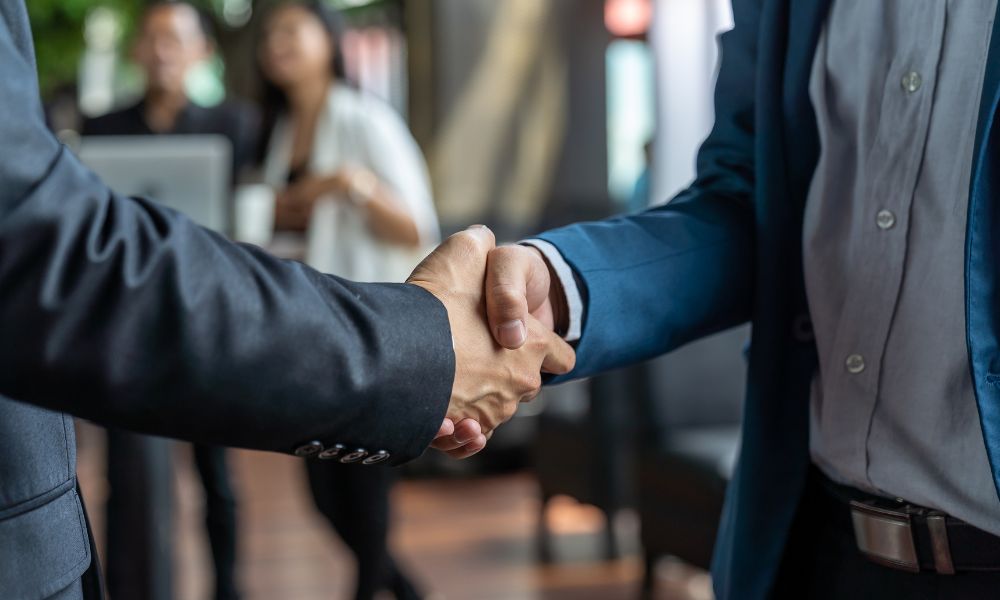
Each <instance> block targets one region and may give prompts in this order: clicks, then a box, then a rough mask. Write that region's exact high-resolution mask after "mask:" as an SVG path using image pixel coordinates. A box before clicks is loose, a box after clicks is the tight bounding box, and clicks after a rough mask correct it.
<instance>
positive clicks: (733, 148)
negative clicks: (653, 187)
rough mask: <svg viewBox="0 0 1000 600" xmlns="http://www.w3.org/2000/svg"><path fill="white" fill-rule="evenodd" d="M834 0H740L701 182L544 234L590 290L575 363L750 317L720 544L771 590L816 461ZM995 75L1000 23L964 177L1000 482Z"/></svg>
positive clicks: (724, 566)
mask: <svg viewBox="0 0 1000 600" xmlns="http://www.w3.org/2000/svg"><path fill="white" fill-rule="evenodd" d="M829 3H830V0H734V1H733V11H734V16H735V21H736V27H735V29H734V30H732V31H731V32H729V33H726V34H724V35H723V36H722V56H723V58H722V66H721V70H720V73H719V78H718V83H717V86H716V96H715V109H716V123H715V127H714V129H713V130H712V133H711V135H710V136H709V137H708V139H707V140H706V141H705V144H704V145H703V146H702V148H701V151H700V153H699V155H698V175H697V178H696V180H695V182H694V183H693V184H692V186H691V187H690V188H689V189H687V190H685V191H683V192H681V194H680V195H679V196H678V197H677V198H676V199H674V200H673V201H672V202H671V203H669V204H667V205H665V206H664V207H662V208H656V209H653V210H650V211H648V212H645V213H642V214H639V215H637V216H631V217H625V218H619V219H613V220H610V221H605V222H601V223H591V224H584V225H576V226H571V227H568V228H564V229H559V230H555V231H551V232H548V233H546V234H543V235H542V236H540V237H541V238H543V239H546V240H548V241H549V242H551V243H552V244H554V245H555V246H556V247H557V248H558V249H559V250H560V251H561V252H562V253H563V255H564V256H565V257H566V259H567V261H568V262H569V263H570V265H571V266H572V267H573V268H574V269H575V271H576V274H577V276H578V277H579V279H580V281H582V282H583V284H584V286H585V288H586V292H587V295H588V301H587V305H586V317H585V323H584V328H583V337H582V338H581V339H580V342H579V347H578V348H577V362H576V364H577V367H576V371H574V373H572V374H571V375H570V376H576V377H579V376H585V375H589V374H592V373H595V372H598V371H601V370H604V369H609V368H613V367H616V366H619V365H623V364H627V363H631V362H635V361H638V360H641V359H643V358H646V357H650V356H654V355H656V354H660V353H663V352H667V351H669V350H671V349H673V348H676V347H678V346H680V345H682V344H684V343H685V342H687V341H690V340H693V339H695V338H697V337H699V336H703V335H706V334H708V333H711V332H713V331H718V330H721V329H724V328H727V327H730V326H733V325H736V324H738V323H742V322H744V321H747V320H751V321H752V323H753V340H752V344H751V348H750V358H749V360H750V364H749V374H748V381H747V393H746V407H745V411H744V423H743V440H742V448H741V453H740V460H739V464H738V467H737V469H736V473H735V474H734V476H733V479H732V482H731V484H730V486H729V490H728V494H727V501H726V506H725V510H724V514H723V518H722V526H721V530H720V533H719V539H718V540H717V543H716V548H715V557H714V561H713V578H714V584H715V592H716V596H717V597H718V598H720V599H722V600H725V599H730V598H734V599H754V598H764V597H766V596H767V595H768V594H769V593H770V590H771V589H772V585H773V582H774V577H775V574H776V571H777V568H778V566H779V562H780V561H781V558H782V553H783V551H784V546H785V541H786V537H787V534H788V531H789V527H790V525H791V522H792V518H793V516H794V513H795V509H796V506H797V504H798V501H799V496H800V494H801V492H802V489H803V484H804V480H805V476H806V472H807V468H808V464H809V441H808V430H809V420H808V414H809V383H810V381H811V379H812V377H813V374H814V373H815V372H816V369H817V356H816V348H815V343H814V340H813V339H812V335H811V327H810V320H809V310H808V305H807V303H806V293H805V286H804V283H803V272H802V269H803V266H802V251H801V247H802V215H803V208H804V206H805V202H806V194H807V191H808V187H809V183H810V180H811V178H812V174H813V171H814V169H815V166H816V161H817V157H818V153H819V140H818V133H817V128H816V119H815V115H814V113H813V109H812V104H811V102H810V100H809V95H808V84H809V75H810V66H811V64H812V59H813V55H814V50H815V47H816V42H817V39H818V36H819V32H820V29H821V27H822V24H823V21H824V18H825V16H826V13H827V9H828V7H829ZM994 23H996V21H994ZM998 91H1000V32H998V31H997V26H996V25H994V33H993V37H992V41H991V45H990V52H989V60H988V66H987V69H986V81H985V85H984V87H983V96H982V99H981V103H980V112H979V124H978V129H977V135H976V142H975V152H974V157H975V158H974V161H975V162H974V165H973V174H972V184H971V189H970V190H969V194H970V195H969V220H968V229H967V242H966V274H965V276H966V314H967V322H968V330H967V338H968V347H969V358H970V364H971V367H972V375H973V381H974V386H975V391H976V398H977V402H978V404H979V412H980V417H981V421H982V427H983V433H984V437H985V441H986V446H987V448H986V449H987V454H988V456H989V458H990V463H991V465H992V469H993V476H994V479H995V480H997V481H998V482H1000V288H998V284H1000V280H998V277H997V275H998V273H997V271H998V263H997V261H996V260H995V257H996V253H997V251H998V250H1000V211H998V210H997V208H996V199H997V196H998V193H1000V187H998V186H1000V147H998V144H1000V131H998V130H997V129H998V128H997V127H996V126H995V125H994V115H995V113H996V109H997V100H998V96H997V94H998Z"/></svg>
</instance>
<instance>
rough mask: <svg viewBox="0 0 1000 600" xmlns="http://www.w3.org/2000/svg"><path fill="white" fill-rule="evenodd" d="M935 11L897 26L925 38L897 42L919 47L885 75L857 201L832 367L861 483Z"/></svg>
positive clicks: (939, 16)
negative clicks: (851, 420)
mask: <svg viewBox="0 0 1000 600" xmlns="http://www.w3.org/2000/svg"><path fill="white" fill-rule="evenodd" d="M934 4H935V8H936V9H937V10H936V11H935V12H934V14H933V17H934V18H933V19H927V18H920V16H918V15H910V16H909V17H910V18H907V17H906V16H901V18H900V19H899V22H900V23H901V24H902V25H901V26H902V27H911V28H918V29H919V28H923V29H926V31H924V32H912V31H910V32H907V35H905V36H895V37H896V39H905V40H914V41H919V42H921V43H920V44H911V45H906V46H903V47H900V48H898V49H897V50H896V53H897V55H896V57H895V59H894V60H893V62H892V65H891V66H890V68H889V69H888V74H887V78H888V80H887V81H886V82H885V83H884V93H883V97H882V103H881V106H880V109H879V113H878V122H879V126H878V132H877V134H876V136H875V140H874V142H873V143H872V146H871V148H870V149H869V151H868V154H867V155H866V156H865V160H866V166H865V169H864V171H865V172H866V176H865V180H866V182H867V185H866V186H865V187H864V188H863V189H864V192H863V196H862V198H860V200H861V210H862V211H863V213H862V215H861V218H860V219H859V223H860V229H859V231H857V232H855V233H856V235H854V238H855V240H856V242H854V243H856V244H857V247H856V248H855V250H854V252H852V262H853V263H854V264H853V275H854V276H853V277H852V281H851V283H852V285H851V290H850V292H849V294H848V297H847V301H846V306H845V310H844V312H843V315H844V320H843V322H842V323H841V326H840V327H839V328H838V329H839V331H838V341H837V343H836V344H835V347H836V348H837V358H838V359H839V360H840V361H841V363H840V365H839V368H838V365H832V366H833V368H834V369H837V370H838V372H839V376H838V377H836V378H835V381H836V382H839V385H837V384H836V383H835V385H837V387H839V388H840V389H839V390H835V391H834V393H835V397H839V398H841V399H842V400H844V401H846V402H849V403H851V404H853V406H848V407H845V408H847V409H848V410H849V411H850V412H851V413H853V414H854V415H855V416H856V417H857V420H856V422H857V423H858V424H859V427H858V428H857V429H856V430H854V431H852V433H851V435H852V437H853V438H854V440H853V441H851V442H850V443H849V444H848V446H849V454H850V460H851V462H852V463H853V464H855V465H856V468H855V469H852V470H855V472H863V473H864V475H865V478H866V480H868V444H869V439H870V433H871V424H872V420H873V417H874V414H875V409H876V405H877V402H878V391H879V386H880V378H881V363H882V358H883V356H884V353H885V348H886V344H887V340H888V336H889V330H890V327H891V326H892V321H893V317H894V314H895V310H896V305H897V302H898V299H899V294H900V291H901V288H902V281H903V276H904V265H905V260H906V249H907V237H908V233H909V220H910V219H909V216H910V207H911V205H912V202H913V198H914V192H915V188H916V182H917V177H918V175H919V173H920V164H921V162H922V159H923V154H924V148H925V146H926V139H927V133H928V124H929V121H930V115H931V108H932V105H933V99H934V86H935V80H936V77H935V73H936V67H937V64H938V61H939V59H940V56H941V48H942V42H943V34H944V23H945V20H944V18H945V5H944V3H934ZM914 12H916V11H914ZM914 33H917V34H916V35H913V34H914ZM862 325H863V326H862ZM868 481H869V484H870V483H871V482H870V480H868Z"/></svg>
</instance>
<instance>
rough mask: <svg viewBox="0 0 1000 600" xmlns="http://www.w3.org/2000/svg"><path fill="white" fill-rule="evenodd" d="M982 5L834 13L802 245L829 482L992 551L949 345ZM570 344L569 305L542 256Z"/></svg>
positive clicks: (990, 492)
mask: <svg viewBox="0 0 1000 600" xmlns="http://www.w3.org/2000/svg"><path fill="white" fill-rule="evenodd" d="M996 6H997V0H877V1H876V0H834V2H833V6H832V7H831V9H830V14H829V17H828V19H827V22H826V24H825V27H824V31H823V33H822V35H821V37H820V41H819V45H818V47H817V50H816V57H815V60H814V62H813V71H812V76H811V82H810V95H811V97H812V102H813V106H814V108H815V111H816V119H817V124H818V127H819V133H820V141H821V146H822V150H821V154H820V159H819V163H818V165H817V168H816V172H815V174H814V176H813V181H812V185H811V187H810V190H809V198H808V202H807V206H806V215H805V228H804V232H803V247H804V259H805V276H806V287H807V292H808V296H809V308H810V312H811V314H812V318H813V328H814V331H815V333H816V343H817V346H818V349H819V356H820V370H819V372H818V373H817V375H816V377H815V379H814V380H813V391H812V407H811V423H810V445H811V453H812V459H813V461H814V462H815V463H816V464H817V465H818V466H819V467H820V468H821V469H822V470H823V471H824V472H825V473H826V474H827V475H828V476H830V477H831V478H833V479H835V480H837V481H839V482H841V483H845V484H848V485H851V486H854V487H857V488H861V489H865V490H868V491H871V492H874V493H878V494H882V495H886V496H890V497H897V498H903V499H906V500H907V501H909V502H913V503H916V504H920V505H923V506H927V507H930V508H936V509H938V510H941V511H944V512H946V513H948V514H950V515H952V516H955V517H958V518H960V519H962V520H964V521H967V522H969V523H971V524H972V525H974V526H976V527H979V528H980V529H984V530H986V531H989V532H992V533H994V534H997V535H1000V500H998V498H997V492H996V489H995V488H994V486H993V481H992V479H991V471H990V466H989V462H988V459H987V457H986V446H985V444H984V442H983V434H982V429H981V428H980V422H979V413H978V408H977V407H976V400H975V396H974V395H973V391H972V380H971V375H970V372H969V356H968V349H967V347H966V342H965V296H964V291H965V290H964V288H965V278H964V275H965V262H964V255H965V225H966V224H965V220H966V211H967V208H968V207H967V204H968V196H969V179H970V177H971V171H972V150H973V147H972V146H973V141H974V137H975V131H976V116H977V113H978V107H979V97H980V92H981V91H982V86H983V74H984V70H985V67H986V57H987V52H988V49H989V43H990V34H991V31H992V27H993V19H994V16H995V14H996ZM525 243H528V244H531V245H533V246H535V247H537V248H538V249H539V250H540V251H541V252H542V253H543V254H544V255H545V257H546V259H547V260H548V261H549V262H550V263H552V264H553V265H554V266H555V270H556V273H557V276H558V277H559V280H560V282H561V283H562V286H563V290H564V291H565V293H566V297H567V300H568V302H569V308H570V310H569V313H570V314H569V320H570V332H571V333H570V335H569V336H567V339H570V340H573V339H576V338H578V337H579V331H580V323H581V321H582V318H583V303H582V301H581V295H580V291H579V290H578V289H577V287H576V283H575V281H574V279H573V277H572V275H571V274H570V273H571V271H570V268H569V266H568V265H566V261H565V260H564V259H563V258H562V256H561V255H560V254H559V251H558V250H556V249H555V247H553V246H551V244H547V243H546V242H543V241H540V240H528V241H526V242H525Z"/></svg>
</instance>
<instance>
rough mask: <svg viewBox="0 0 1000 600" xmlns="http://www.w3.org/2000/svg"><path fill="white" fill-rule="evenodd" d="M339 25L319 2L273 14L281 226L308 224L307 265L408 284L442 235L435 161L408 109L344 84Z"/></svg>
mask: <svg viewBox="0 0 1000 600" xmlns="http://www.w3.org/2000/svg"><path fill="white" fill-rule="evenodd" d="M338 23H339V19H338V18H337V16H336V13H333V12H332V11H331V10H330V9H328V8H326V7H325V6H324V5H322V4H321V3H318V2H317V3H313V2H301V3H299V2H293V3H290V4H284V5H281V6H280V7H279V8H277V9H276V10H275V11H274V12H273V13H272V14H271V15H270V16H269V18H268V19H267V24H266V26H265V32H264V42H263V44H262V46H261V53H260V54H261V56H260V61H261V67H262V69H263V72H264V76H265V78H266V81H267V82H268V85H267V86H266V93H265V95H266V98H265V126H266V130H265V135H266V136H267V139H266V157H265V160H264V179H265V182H266V183H268V184H269V185H271V186H272V187H274V188H275V189H276V190H278V191H279V193H278V196H277V202H276V211H275V219H276V220H275V224H276V227H277V228H278V229H292V230H296V229H299V230H304V231H305V234H306V240H307V250H306V256H305V259H306V262H308V263H309V264H310V265H311V266H313V267H315V268H317V269H318V270H320V271H324V272H327V273H332V274H334V275H340V276H342V277H347V278H350V279H354V280H357V281H403V280H405V279H406V277H407V276H408V275H409V274H410V272H411V271H412V270H413V268H414V267H415V266H416V265H417V263H419V262H420V260H421V259H422V258H423V256H424V255H425V254H426V253H427V252H428V251H429V250H430V249H431V248H433V247H434V246H435V245H437V243H438V242H439V241H440V233H439V229H438V221H437V215H436V213H435V210H434V203H433V199H432V197H431V190H430V180H429V177H428V174H427V166H426V163H425V162H424V158H423V155H422V154H421V152H420V148H419V147H418V146H417V143H416V141H415V140H414V139H413V136H412V135H411V134H410V132H409V129H408V128H407V126H406V124H405V123H404V122H403V120H402V119H401V118H400V116H399V115H398V114H397V113H396V112H395V111H394V110H393V109H392V108H391V107H389V106H388V105H387V104H386V103H384V102H382V101H381V100H379V99H377V98H375V97H373V96H370V95H367V94H364V93H362V92H360V91H358V90H357V89H355V88H354V87H353V86H351V85H349V84H348V83H347V82H346V81H345V79H344V71H343V67H342V65H343V61H342V57H341V54H340V52H339V47H338V44H337V39H338V38H337V37H336V36H337V35H338V29H339V25H338ZM268 134H269V135H268Z"/></svg>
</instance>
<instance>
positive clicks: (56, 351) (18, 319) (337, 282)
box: [0, 0, 454, 600]
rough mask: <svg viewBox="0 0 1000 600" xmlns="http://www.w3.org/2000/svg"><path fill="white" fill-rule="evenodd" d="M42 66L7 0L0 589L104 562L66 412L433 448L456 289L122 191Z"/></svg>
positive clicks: (57, 585)
mask: <svg viewBox="0 0 1000 600" xmlns="http://www.w3.org/2000/svg"><path fill="white" fill-rule="evenodd" d="M34 69H35V66H34V58H33V52H32V48H31V34H30V30H29V28H28V21H27V16H26V13H25V7H24V4H23V2H22V1H21V0H0V394H2V395H3V396H6V397H7V398H9V399H2V400H0V598H4V599H8V598H10V599H29V600H34V599H37V598H43V597H46V596H49V595H51V594H53V593H55V592H57V591H59V590H60V589H61V588H63V587H65V586H66V585H67V584H69V583H71V582H73V581H75V580H76V579H77V578H79V577H80V575H81V573H83V572H84V571H85V570H86V569H87V567H88V565H90V563H91V556H90V551H89V544H88V543H87V541H88V540H87V527H86V524H85V519H84V513H83V511H82V509H81V506H80V503H79V501H78V498H77V494H76V491H75V489H76V486H75V474H74V472H75V454H74V440H73V428H72V423H71V421H70V419H69V418H68V417H67V416H66V414H73V415H78V416H81V417H85V418H88V419H91V420H94V421H97V422H99V423H102V424H106V425H112V426H116V427H121V428H127V429H132V430H135V431H139V432H143V433H149V434H155V435H165V436H172V437H177V438H182V439H186V440H191V441H195V442H203V443H210V444H218V445H229V446H241V447H246V448H256V449H261V450H272V451H277V452H289V453H291V452H294V451H295V450H296V449H297V448H299V447H300V446H303V445H306V446H307V449H311V450H315V449H316V448H318V447H319V446H321V445H323V446H326V447H330V446H332V445H333V444H337V443H339V444H343V445H345V446H346V447H347V448H349V449H352V450H353V449H355V448H365V449H368V450H369V451H372V452H375V451H378V450H385V451H387V452H389V453H390V455H391V460H390V462H392V463H400V462H403V461H406V460H408V459H412V458H414V457H416V456H417V455H419V454H420V453H421V452H422V451H423V450H424V448H425V447H426V446H427V445H428V444H429V443H430V441H431V439H432V437H433V435H434V433H435V432H436V430H437V428H438V426H439V425H440V424H441V419H442V418H443V417H444V413H445V410H446V408H447V404H448V400H449V397H450V394H451V385H452V381H453V377H454V354H453V351H452V343H451V332H450V328H449V324H448V317H447V314H446V311H445V310H444V307H443V306H442V305H441V303H440V302H438V301H437V300H436V299H435V298H434V297H433V296H432V295H430V294H428V293H426V292H425V291H423V290H422V289H420V288H417V287H415V286H409V285H403V284H397V285H387V284H355V283H351V282H348V281H344V280H341V279H337V278H335V277H330V276H327V275H322V274H320V273H318V272H316V271H313V270H311V269H309V268H307V267H305V266H303V265H300V264H297V263H290V262H283V261H279V260H276V259H274V258H271V257H270V256H268V255H267V254H266V253H264V252H262V251H260V250H258V249H256V248H252V247H247V246H239V245H235V244H232V243H230V242H228V241H226V240H225V239H223V238H222V237H220V236H217V235H215V234H213V233H211V232H209V231H206V230H204V229H201V228H199V227H197V226H195V225H194V224H192V223H191V222H190V221H188V220H187V219H185V218H184V217H182V216H181V215H179V214H177V213H174V212H172V211H170V210H166V209H164V208H162V207H160V206H158V205H156V204H154V203H152V202H150V201H147V200H141V199H136V200H133V199H128V198H123V197H121V196H118V195H116V194H114V193H113V192H112V191H111V190H109V189H108V188H107V187H105V186H104V185H103V184H102V183H101V181H100V180H98V179H97V178H96V177H95V176H94V175H93V174H91V173H90V172H89V171H87V169H85V168H84V167H83V166H81V165H80V163H79V162H78V161H77V160H76V158H74V157H73V155H72V154H71V153H69V152H68V151H66V150H65V149H64V148H63V147H62V146H61V145H60V144H59V143H58V142H57V141H56V140H55V139H54V137H53V136H52V135H51V134H50V132H49V131H48V130H47V129H46V127H45V122H44V119H43V116H42V109H41V104H40V101H39V97H38V89H37V83H36V78H35V72H34ZM417 357H419V359H417ZM418 381H419V385H414V383H415V382H418ZM358 468H368V467H360V466H359V467H358Z"/></svg>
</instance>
